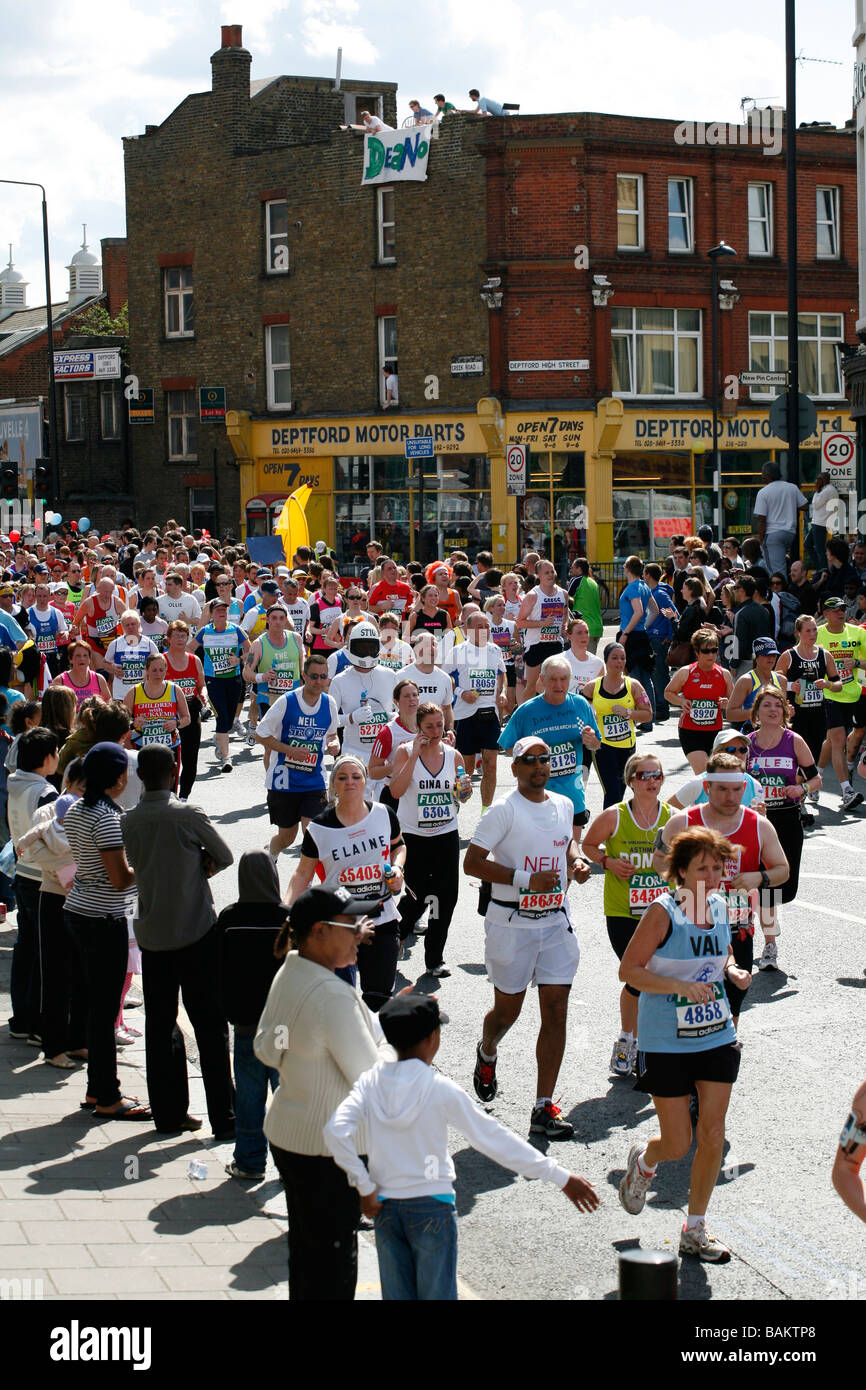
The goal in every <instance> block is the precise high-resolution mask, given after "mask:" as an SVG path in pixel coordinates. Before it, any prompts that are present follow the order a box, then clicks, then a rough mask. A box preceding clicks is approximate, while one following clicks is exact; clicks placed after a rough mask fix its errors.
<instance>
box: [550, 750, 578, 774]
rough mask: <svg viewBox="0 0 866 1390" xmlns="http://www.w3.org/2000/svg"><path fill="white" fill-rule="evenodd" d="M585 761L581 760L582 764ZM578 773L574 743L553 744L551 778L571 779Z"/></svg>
mask: <svg viewBox="0 0 866 1390" xmlns="http://www.w3.org/2000/svg"><path fill="white" fill-rule="evenodd" d="M582 763H583V759H582V758H581V764H582ZM575 772H577V753H576V752H575V748H574V744H573V743H553V744H551V746H550V775H551V777H571V776H573V774H574V773H575Z"/></svg>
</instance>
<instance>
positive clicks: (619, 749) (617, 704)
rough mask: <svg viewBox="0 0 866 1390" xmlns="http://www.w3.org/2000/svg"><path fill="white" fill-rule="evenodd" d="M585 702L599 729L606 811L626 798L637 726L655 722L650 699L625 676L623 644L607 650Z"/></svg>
mask: <svg viewBox="0 0 866 1390" xmlns="http://www.w3.org/2000/svg"><path fill="white" fill-rule="evenodd" d="M570 670H571V666H570V665H569V671H570ZM578 698H581V697H578ZM582 698H583V699H585V700H588V701H589V703H590V704H591V705H592V708H593V712H594V714H595V717H596V719H597V720H598V726H600V734H601V746H600V747H598V748H596V749H595V752H594V755H593V756H594V758H595V770H596V772H597V773H598V780H599V781H600V782H601V788H602V791H603V792H604V807H605V810H606V809H607V807H608V806H616V805H617V803H618V802H620V801H622V798H623V796H624V794H625V783H624V782H623V772H624V770H625V765H626V763H627V762H628V760H629V758H630V757H631V755H632V753H633V752H634V746H635V743H636V742H637V731H636V729H635V725H636V724H647V723H649V722H650V721H651V720H652V706H651V705H650V702H649V696H648V695H647V693H646V691H645V690H644V688H643V686H642V685H640V684H639V682H638V681H636V680H634V679H633V677H631V676H627V675H626V674H625V647H624V646H623V645H622V643H621V642H610V643H608V645H607V646H606V647H605V649H604V675H603V676H599V677H598V679H597V680H592V681H590V682H589V684H588V685H585V686H584V687H583V696H582ZM598 726H597V727H598Z"/></svg>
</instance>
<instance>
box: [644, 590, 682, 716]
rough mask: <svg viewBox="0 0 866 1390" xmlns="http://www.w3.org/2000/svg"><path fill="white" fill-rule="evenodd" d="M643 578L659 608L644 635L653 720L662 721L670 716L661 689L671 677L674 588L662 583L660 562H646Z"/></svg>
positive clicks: (675, 614) (674, 613)
mask: <svg viewBox="0 0 866 1390" xmlns="http://www.w3.org/2000/svg"><path fill="white" fill-rule="evenodd" d="M644 579H645V580H646V582H647V584H649V586H650V592H651V594H652V597H653V600H654V602H655V605H656V607H657V609H658V612H657V614H656V616H655V618H653V620H652V621H651V622H650V623H648V624H647V636H648V637H649V640H650V647H651V648H652V656H653V666H652V684H653V689H654V691H655V712H656V720H657V721H659V722H661V721H662V720H665V719H667V718H668V717H669V716H670V709H669V707H668V703H667V700H666V699H665V697H664V692H665V687H666V685H667V683H668V681H669V679H670V673H669V671H668V664H667V655H668V648H669V647H670V644H671V638H672V637H673V635H674V624H673V619H675V618H676V617H677V616H678V615H677V610H676V606H675V604H674V591H673V589H672V588H671V586H670V584H665V583H663V582H662V571H661V565H657V564H655V563H653V564H649V565H646V566H645V568H644Z"/></svg>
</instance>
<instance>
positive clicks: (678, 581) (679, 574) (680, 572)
mask: <svg viewBox="0 0 866 1390" xmlns="http://www.w3.org/2000/svg"><path fill="white" fill-rule="evenodd" d="M673 561H674V575H673V579H672V580H671V584H672V587H673V591H674V600H675V602H676V606H677V608H678V609H679V610H680V612H681V613H682V611H683V609H684V608H685V605H686V603H687V601H688V600H686V599H684V598H683V585H684V584H685V582H686V580H687V579H688V577H689V552H688V550H687V549H686V547H685V544H683V545H678V546H677V548H676V550H675V551H674V552H673Z"/></svg>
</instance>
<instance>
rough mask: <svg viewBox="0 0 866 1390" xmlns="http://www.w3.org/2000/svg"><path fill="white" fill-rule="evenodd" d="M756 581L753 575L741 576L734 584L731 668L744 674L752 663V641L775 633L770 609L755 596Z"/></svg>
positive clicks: (737, 672) (739, 673)
mask: <svg viewBox="0 0 866 1390" xmlns="http://www.w3.org/2000/svg"><path fill="white" fill-rule="evenodd" d="M756 588H757V584H756V581H755V580H754V579H753V578H752V576H751V575H750V574H744V575H738V576H737V579H736V581H735V583H734V601H735V603H736V605H737V607H736V609H735V610H734V640H733V643H732V645H731V670H732V671H733V672H734V674H735V675H737V676H741V675H743V673H744V672H745V671H748V670H749V669H750V667H751V662H752V644H753V642H754V640H755V638H756V637H773V636H775V634H774V631H773V628H774V623H773V614H772V612H771V610H770V609H769V608H767V607H765V606H764V604H761V603H758V602H757V601H756V599H755V590H756Z"/></svg>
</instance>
